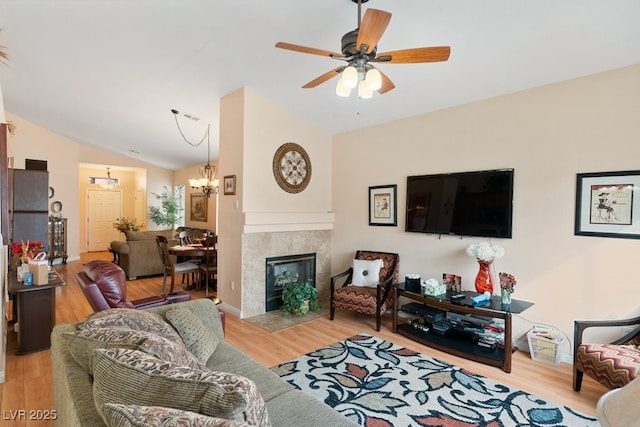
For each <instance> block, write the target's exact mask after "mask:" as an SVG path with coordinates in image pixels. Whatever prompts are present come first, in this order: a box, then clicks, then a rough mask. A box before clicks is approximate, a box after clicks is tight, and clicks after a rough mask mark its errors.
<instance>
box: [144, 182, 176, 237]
mask: <svg viewBox="0 0 640 427" xmlns="http://www.w3.org/2000/svg"><path fill="white" fill-rule="evenodd" d="M163 188H164V190H163V191H162V193H161V194H157V193H151V194H153V196H154V197H155V198H156V200H158V201H160V206H149V218H150V219H151V221H153V222H154V223H155V224H156V225H166V226H168V227H169V228H170V229H171V230H174V229H175V228H176V227H175V226H176V223H177V222H178V221H180V220H181V219H182V211H183V209H182V208H181V207H180V200H179V198H178V196H177V195H176V194H174V193H173V192H172V191H170V190H169V188H168V187H167V186H166V185H165V186H164V187H163Z"/></svg>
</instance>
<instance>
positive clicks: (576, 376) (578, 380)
mask: <svg viewBox="0 0 640 427" xmlns="http://www.w3.org/2000/svg"><path fill="white" fill-rule="evenodd" d="M583 375H584V372H582V371H579V370H578V369H576V368H573V389H574V390H575V391H580V389H581V388H582V376H583Z"/></svg>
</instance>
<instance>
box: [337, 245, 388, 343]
mask: <svg viewBox="0 0 640 427" xmlns="http://www.w3.org/2000/svg"><path fill="white" fill-rule="evenodd" d="M399 269H400V256H399V255H398V254H396V253H391V252H375V251H363V250H359V251H357V252H356V255H355V258H354V259H353V262H352V265H351V267H349V269H348V270H346V271H344V272H342V273H340V274H337V275H335V276H333V277H332V278H331V295H330V319H331V320H333V318H334V316H335V311H336V307H337V308H341V309H343V310H351V311H355V312H357V313H361V314H367V315H370V316H375V317H376V331H379V330H380V324H381V321H382V315H383V314H384V313H386V312H387V310H388V309H389V308H391V307H392V304H393V295H394V294H393V292H391V289H392V286H393V285H395V284H397V283H398V271H399ZM341 281H342V285H340V282H341Z"/></svg>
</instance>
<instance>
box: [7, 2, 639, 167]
mask: <svg viewBox="0 0 640 427" xmlns="http://www.w3.org/2000/svg"><path fill="white" fill-rule="evenodd" d="M370 7H371V8H375V9H382V10H385V11H388V12H391V13H392V15H393V16H392V18H391V22H390V24H389V26H388V27H387V29H386V32H385V33H384V35H383V36H382V39H381V41H380V43H379V44H378V51H379V52H381V51H389V50H397V49H405V48H413V47H422V46H441V45H447V46H451V56H450V58H449V60H448V61H447V62H440V63H427V64H379V68H380V69H381V70H382V71H383V72H384V73H385V74H386V75H388V76H389V78H390V79H392V80H393V82H394V83H395V86H396V88H395V89H394V90H392V91H390V92H388V93H386V94H384V95H379V94H374V97H373V98H372V99H368V100H359V99H358V98H357V96H355V95H352V96H351V97H350V98H341V97H338V96H336V94H335V85H336V83H337V78H335V79H332V80H330V81H328V82H326V83H324V84H322V85H320V86H318V87H316V88H314V89H302V88H301V87H302V86H303V85H304V84H305V83H307V82H309V81H310V80H312V79H314V78H316V77H318V76H320V75H321V74H323V73H325V72H327V71H329V70H331V69H332V68H335V67H337V66H339V65H341V64H342V63H341V62H339V61H337V60H335V59H331V58H328V57H322V56H316V55H306V54H302V53H297V52H291V51H286V50H281V49H276V48H275V47H274V45H275V43H276V42H278V41H285V42H289V43H295V44H300V45H305V46H309V47H314V48H319V49H324V50H329V51H336V52H340V50H341V37H342V35H344V34H345V33H347V32H348V31H351V30H354V29H355V28H356V27H357V10H358V7H357V5H356V4H355V3H354V2H353V1H351V0H317V1H302V2H301V1H292V0H269V1H265V0H235V1H221V0H180V1H178V0H128V1H125V0H113V1H106V0H104V1H101V0H85V1H74V0H29V1H25V0H0V28H2V29H3V31H2V32H0V45H2V46H6V47H7V49H8V51H9V54H10V55H11V58H10V61H9V63H8V64H7V66H2V65H0V84H1V85H2V91H3V94H4V102H5V109H6V110H7V111H8V112H10V113H14V114H16V115H18V116H21V117H23V118H25V119H27V120H29V121H31V122H33V123H35V124H37V125H40V126H43V127H45V128H48V129H50V130H52V131H55V132H57V133H59V134H61V135H64V136H66V137H68V138H71V139H73V140H75V141H77V142H79V143H82V144H88V145H93V146H98V147H101V148H104V149H106V150H111V151H114V152H117V153H120V154H123V155H126V156H131V157H136V158H140V159H142V160H144V161H147V162H149V163H152V164H155V165H158V166H160V167H164V168H168V169H179V168H182V167H185V166H190V165H194V164H199V163H202V162H203V160H204V159H205V158H206V155H207V148H206V142H205V143H204V144H202V145H201V146H199V147H197V148H194V147H191V146H190V145H188V144H187V143H186V142H184V140H183V139H182V138H181V136H180V135H179V133H178V131H177V129H176V126H175V122H174V117H173V114H172V113H171V111H170V110H171V109H177V110H179V111H180V112H181V113H188V114H191V115H194V116H196V117H198V118H200V120H199V121H197V122H194V121H193V120H189V119H186V118H184V117H182V116H181V124H182V125H183V131H184V133H185V136H186V137H187V138H188V139H189V140H191V141H199V140H200V138H201V137H202V135H203V133H204V130H205V129H206V125H207V124H211V126H212V140H211V142H212V158H216V157H217V144H218V130H219V119H218V114H219V101H220V98H221V97H224V96H225V95H227V94H229V93H231V92H233V91H235V90H237V89H239V88H241V87H250V88H252V89H253V90H255V91H257V92H258V93H260V94H261V95H263V96H265V97H267V98H269V99H270V100H272V101H273V102H275V103H277V104H279V105H281V106H283V107H284V108H286V109H288V110H290V111H292V112H294V113H295V114H298V115H300V116H302V117H304V118H306V119H307V120H308V121H310V122H312V123H315V124H316V125H317V126H318V127H320V128H322V129H324V130H326V131H328V132H330V133H340V132H344V131H348V130H353V129H358V128H362V127H367V126H371V125H373V124H377V123H383V122H388V121H392V120H395V119H399V118H402V117H408V116H413V115H418V114H423V113H427V112H430V111H434V110H438V109H443V108H447V107H451V106H455V105H459V104H464V103H468V102H473V101H476V100H480V99H485V98H490V97H493V96H498V95H503V94H508V93H512V92H515V91H519V90H523V89H527V88H532V87H536V86H541V85H545V84H548V83H553V82H558V81H563V80H568V79H572V78H575V77H579V76H584V75H588V74H593V73H597V72H601V71H605V70H609V69H615V68H620V67H624V66H627V65H632V64H636V63H640V2H639V1H638V0H615V1H603V0H562V1H557V0H537V1H522V0H483V1H478V0H458V1H445V0H369V1H367V2H366V3H364V4H363V11H365V10H366V9H367V8H370Z"/></svg>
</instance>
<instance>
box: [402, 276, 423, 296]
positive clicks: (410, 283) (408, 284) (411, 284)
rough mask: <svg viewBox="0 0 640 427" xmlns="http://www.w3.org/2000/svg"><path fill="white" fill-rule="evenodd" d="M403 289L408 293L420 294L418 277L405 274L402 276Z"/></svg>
mask: <svg viewBox="0 0 640 427" xmlns="http://www.w3.org/2000/svg"><path fill="white" fill-rule="evenodd" d="M404 289H405V290H407V291H409V292H415V293H417V294H419V293H420V276H419V275H417V274H407V275H406V276H404Z"/></svg>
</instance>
